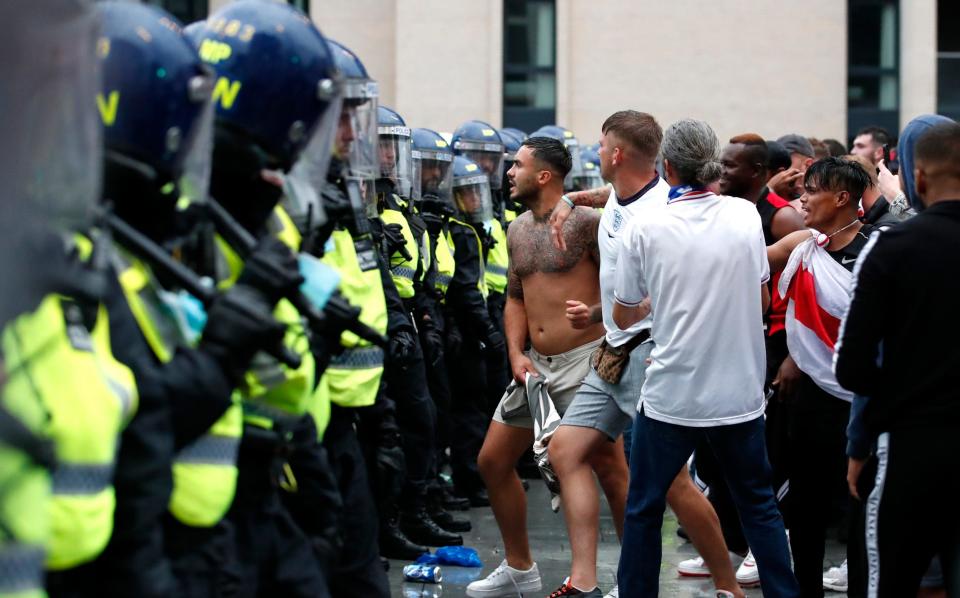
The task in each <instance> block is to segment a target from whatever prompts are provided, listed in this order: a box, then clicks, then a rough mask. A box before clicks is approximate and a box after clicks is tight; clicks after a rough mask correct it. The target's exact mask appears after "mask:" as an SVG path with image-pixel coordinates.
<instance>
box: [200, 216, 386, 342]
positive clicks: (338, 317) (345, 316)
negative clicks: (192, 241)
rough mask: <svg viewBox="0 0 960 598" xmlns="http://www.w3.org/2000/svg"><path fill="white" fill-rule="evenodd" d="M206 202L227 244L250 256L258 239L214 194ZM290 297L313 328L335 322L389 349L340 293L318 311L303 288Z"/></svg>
mask: <svg viewBox="0 0 960 598" xmlns="http://www.w3.org/2000/svg"><path fill="white" fill-rule="evenodd" d="M203 205H204V207H205V208H206V209H207V213H208V214H209V216H210V219H211V220H212V221H213V224H214V226H215V227H216V229H217V232H219V233H220V235H222V236H223V238H224V240H225V241H226V242H227V245H229V246H230V247H231V248H233V250H234V251H236V252H237V253H238V254H239V255H240V257H241V258H246V257H247V256H249V255H250V254H251V253H252V252H253V250H254V248H255V247H256V246H257V240H256V238H254V236H253V235H252V234H250V232H249V231H248V230H247V229H245V228H243V225H242V224H240V223H239V222H237V221H236V219H235V218H234V217H233V216H232V215H231V214H230V212H228V211H227V210H226V209H225V208H224V207H223V206H221V205H220V204H219V203H217V201H216V200H215V199H213V198H212V197H208V198H206V200H205V201H204V202H203ZM287 300H288V301H290V303H292V304H293V306H294V307H295V308H297V311H299V312H300V314H301V315H303V316H304V317H305V318H307V321H308V322H309V323H310V327H311V329H313V330H324V329H325V328H328V327H329V326H331V325H333V326H336V327H339V328H341V329H343V330H349V331H350V332H352V333H354V334H355V335H357V336H358V337H360V338H362V339H363V340H365V341H367V342H369V343H372V344H374V345H377V346H379V347H383V348H386V346H387V338H386V337H385V336H383V335H382V334H380V333H379V332H377V331H376V330H374V329H373V328H371V327H369V326H367V325H366V324H364V323H363V322H361V321H360V310H359V309H358V308H356V307H354V306H353V305H351V304H350V303H349V302H348V301H347V300H346V299H344V298H343V297H341V296H339V295H337V294H334V295H331V296H330V299H328V300H327V303H326V305H324V306H323V311H322V312H321V311H319V310H317V308H316V306H315V305H314V304H313V302H312V301H310V299H309V298H307V296H306V295H304V294H303V292H302V291H300V289H294V290H293V291H292V292H291V293H290V295H289V296H288V297H287Z"/></svg>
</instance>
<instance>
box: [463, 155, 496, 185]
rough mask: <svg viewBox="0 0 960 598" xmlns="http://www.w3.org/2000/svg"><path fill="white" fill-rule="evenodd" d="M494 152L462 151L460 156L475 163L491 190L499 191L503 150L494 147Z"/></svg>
mask: <svg viewBox="0 0 960 598" xmlns="http://www.w3.org/2000/svg"><path fill="white" fill-rule="evenodd" d="M495 147H497V148H498V149H497V150H496V151H492V152H490V151H486V150H463V151H462V152H461V154H462V155H463V156H464V157H466V158H469V159H470V160H471V161H473V162H474V163H476V165H477V166H479V167H480V168H481V170H483V172H484V173H486V175H487V179H488V180H489V181H490V188H491V189H500V185H501V184H502V183H503V149H502V148H500V147H499V146H495Z"/></svg>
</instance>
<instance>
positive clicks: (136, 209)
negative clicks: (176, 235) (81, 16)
mask: <svg viewBox="0 0 960 598" xmlns="http://www.w3.org/2000/svg"><path fill="white" fill-rule="evenodd" d="M97 9H98V11H99V13H100V16H101V23H102V37H101V38H100V39H99V41H98V43H97V54H98V56H99V57H100V63H101V68H102V70H103V81H102V84H101V88H100V92H99V93H98V94H97V95H96V106H97V108H98V110H99V113H100V119H101V121H102V123H103V131H104V151H105V154H104V161H105V169H104V175H105V178H104V196H105V197H106V199H107V200H108V201H112V202H113V204H114V207H115V210H116V212H117V215H118V216H120V217H121V218H122V219H124V220H126V221H128V222H129V223H130V224H132V225H133V226H134V227H136V228H138V229H140V230H141V231H142V232H144V233H146V234H147V235H148V236H151V237H153V238H154V239H156V240H159V239H162V238H164V237H165V236H166V235H167V234H169V233H170V232H171V231H172V229H173V226H174V218H175V207H176V202H177V200H178V199H179V197H180V194H181V193H183V194H184V195H187V196H191V197H197V198H199V197H204V196H205V195H206V193H207V185H208V182H209V176H210V158H211V155H210V149H211V143H212V130H213V106H212V104H211V92H212V90H213V80H214V79H213V75H212V73H211V71H210V69H209V68H208V67H206V66H205V65H204V64H203V62H202V61H201V60H200V58H199V56H197V52H196V51H195V50H194V48H193V46H192V45H191V44H190V42H189V41H188V40H187V39H186V38H185V37H184V36H183V33H182V31H181V29H180V24H179V23H178V21H177V20H176V19H175V18H174V17H173V16H172V15H170V14H168V13H166V12H164V11H163V10H161V9H159V8H156V7H153V6H147V5H141V4H133V3H129V2H116V1H111V2H102V3H99V4H97ZM145 98H148V99H149V100H150V103H149V104H146V103H145V102H144V99H145Z"/></svg>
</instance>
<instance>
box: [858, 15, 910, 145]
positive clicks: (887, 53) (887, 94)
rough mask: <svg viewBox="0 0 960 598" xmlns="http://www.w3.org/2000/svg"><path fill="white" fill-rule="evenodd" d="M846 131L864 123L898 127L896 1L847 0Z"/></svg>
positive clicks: (898, 49) (861, 126)
mask: <svg viewBox="0 0 960 598" xmlns="http://www.w3.org/2000/svg"><path fill="white" fill-rule="evenodd" d="M848 8H849V11H848V14H847V61H848V69H847V132H848V137H850V139H851V140H852V139H853V136H854V135H856V133H857V131H858V130H860V129H861V128H863V127H865V126H867V125H879V126H881V127H884V128H885V129H887V130H888V131H897V130H898V129H899V118H900V44H899V31H900V27H899V25H900V24H899V7H898V3H897V2H896V0H849V4H848Z"/></svg>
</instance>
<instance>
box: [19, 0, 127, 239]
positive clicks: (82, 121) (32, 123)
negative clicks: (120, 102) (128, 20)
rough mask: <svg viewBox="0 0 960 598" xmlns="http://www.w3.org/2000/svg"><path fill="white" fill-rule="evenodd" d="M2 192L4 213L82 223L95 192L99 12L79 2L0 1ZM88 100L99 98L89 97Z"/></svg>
mask: <svg viewBox="0 0 960 598" xmlns="http://www.w3.org/2000/svg"><path fill="white" fill-rule="evenodd" d="M0 18H2V19H3V22H4V23H6V24H7V26H8V29H7V31H6V33H5V34H4V35H3V37H2V38H0V53H2V56H3V60H2V61H0V80H2V81H3V82H4V88H3V92H2V93H0V121H2V127H0V130H2V131H3V135H2V136H0V198H2V202H3V204H2V205H3V210H4V218H5V219H6V220H8V221H9V222H17V221H18V218H17V215H20V214H23V213H24V212H25V211H27V210H29V211H32V212H34V213H37V212H39V214H41V215H42V216H43V217H44V218H46V219H49V221H50V222H52V223H53V224H54V225H56V226H58V227H60V228H63V229H68V230H77V229H81V228H85V227H86V226H87V225H89V223H90V219H91V217H92V213H93V207H94V205H95V204H96V202H97V199H98V198H99V195H100V182H101V179H100V175H101V171H102V151H103V147H102V137H101V135H102V126H101V124H100V119H99V117H98V114H97V106H98V105H103V106H106V107H109V103H110V98H109V97H106V98H105V97H102V96H98V92H100V86H101V79H100V62H99V59H98V48H99V51H100V52H102V51H103V50H104V48H103V43H104V42H102V41H101V42H99V43H98V39H97V36H98V31H99V26H98V18H97V13H96V11H95V10H94V8H93V5H92V4H91V3H89V2H84V1H81V0H52V1H49V2H33V3H30V2H3V3H0ZM94 98H97V99H98V101H97V102H95V101H94Z"/></svg>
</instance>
